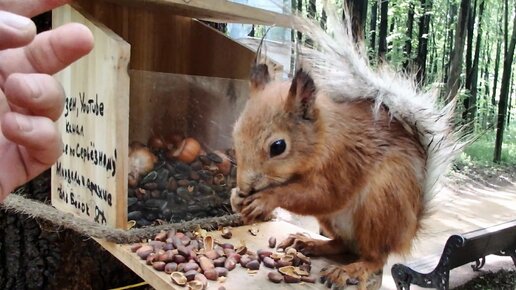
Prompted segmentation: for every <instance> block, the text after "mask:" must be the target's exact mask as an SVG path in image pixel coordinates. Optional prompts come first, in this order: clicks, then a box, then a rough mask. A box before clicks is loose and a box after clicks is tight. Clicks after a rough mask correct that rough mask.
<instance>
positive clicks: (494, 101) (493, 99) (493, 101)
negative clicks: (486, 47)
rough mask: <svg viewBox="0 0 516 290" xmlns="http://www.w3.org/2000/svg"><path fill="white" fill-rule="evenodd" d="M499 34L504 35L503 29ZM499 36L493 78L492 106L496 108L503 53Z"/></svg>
mask: <svg viewBox="0 0 516 290" xmlns="http://www.w3.org/2000/svg"><path fill="white" fill-rule="evenodd" d="M499 34H502V29H500V30H499ZM499 34H497V40H496V54H495V63H494V76H493V93H492V94H491V105H493V107H494V106H496V89H497V87H498V72H499V70H500V54H501V53H502V52H501V50H502V40H501V38H500V37H499Z"/></svg>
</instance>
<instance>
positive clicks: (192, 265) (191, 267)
mask: <svg viewBox="0 0 516 290" xmlns="http://www.w3.org/2000/svg"><path fill="white" fill-rule="evenodd" d="M191 270H195V271H198V270H199V265H197V263H192V262H190V263H186V264H185V267H184V271H185V272H188V271H191Z"/></svg>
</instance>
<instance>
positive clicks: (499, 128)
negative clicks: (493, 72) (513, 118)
mask: <svg viewBox="0 0 516 290" xmlns="http://www.w3.org/2000/svg"><path fill="white" fill-rule="evenodd" d="M514 3H515V7H514V8H513V9H514V11H513V20H512V23H513V27H512V35H511V39H510V44H509V46H508V47H507V50H506V53H505V55H504V61H503V73H502V83H501V85H500V101H499V103H498V119H497V120H496V140H495V151H494V162H496V163H499V162H500V161H501V159H502V144H503V134H504V130H505V118H506V116H507V108H508V101H509V91H510V88H511V84H510V80H511V72H512V62H513V60H514V46H515V44H516V2H514ZM506 7H507V8H506V11H505V13H506V14H508V10H509V7H508V6H506ZM505 34H506V35H508V31H505Z"/></svg>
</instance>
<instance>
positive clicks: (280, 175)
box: [231, 72, 425, 284]
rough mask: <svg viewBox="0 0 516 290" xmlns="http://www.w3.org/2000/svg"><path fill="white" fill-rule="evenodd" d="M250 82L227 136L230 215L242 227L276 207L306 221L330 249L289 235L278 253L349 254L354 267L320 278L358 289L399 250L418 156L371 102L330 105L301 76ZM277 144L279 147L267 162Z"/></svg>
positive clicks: (413, 214) (408, 236) (419, 170)
mask: <svg viewBox="0 0 516 290" xmlns="http://www.w3.org/2000/svg"><path fill="white" fill-rule="evenodd" d="M262 80H267V81H266V82H265V83H263V82H262ZM251 81H252V82H253V79H252V80H251ZM254 81H255V82H258V84H256V83H254V84H253V85H252V89H251V96H250V98H249V101H248V103H247V105H246V107H245V109H244V111H243V112H242V115H241V117H240V118H239V120H238V121H237V123H236V124H235V130H234V136H233V137H234V142H235V149H236V157H237V164H238V168H237V169H238V172H237V186H238V190H237V191H234V192H233V194H232V197H231V202H232V205H233V208H234V209H236V210H237V211H239V212H241V213H242V216H243V218H244V220H245V221H246V222H249V223H251V222H254V221H256V220H260V219H264V218H267V217H270V215H271V212H272V211H273V210H274V209H275V208H277V207H281V208H284V209H286V210H289V211H292V212H294V213H297V214H301V215H313V216H315V217H316V218H317V219H318V220H319V222H320V225H321V228H322V230H323V231H324V232H325V233H326V234H327V235H328V236H329V237H331V238H333V240H332V241H330V242H320V241H313V240H310V239H308V238H303V237H301V236H293V237H291V238H290V242H287V244H290V245H295V247H296V248H298V249H302V250H303V251H304V252H305V253H308V254H315V255H323V254H336V253H341V252H347V251H352V252H355V253H356V254H358V256H359V260H358V261H357V262H356V263H353V264H349V265H345V266H340V267H336V268H335V267H333V268H330V269H329V270H327V271H326V272H324V273H323V274H324V275H325V276H326V277H327V278H328V279H331V280H332V283H337V284H343V283H344V284H345V282H346V281H345V277H350V276H351V277H357V278H359V279H360V280H364V279H365V277H367V275H369V274H370V273H373V272H376V271H378V270H380V269H381V268H382V267H383V265H384V263H385V262H386V261H387V257H388V255H389V254H390V253H392V252H396V253H403V252H405V251H407V250H408V249H409V248H410V244H411V241H412V239H413V238H414V236H415V234H416V232H417V229H418V228H419V221H420V218H421V216H422V213H423V210H424V203H423V192H422V191H423V189H422V184H423V180H424V173H425V172H424V170H425V151H424V150H423V148H422V146H421V144H420V143H419V142H418V140H417V137H416V136H413V135H412V134H411V133H409V132H408V131H407V130H405V129H404V128H403V126H402V124H401V123H400V122H398V121H397V120H396V119H392V118H391V117H390V115H389V112H388V111H387V109H385V108H381V109H380V112H379V114H374V113H373V102H372V101H367V100H362V101H352V102H351V101H348V102H341V103H336V102H333V101H332V100H331V99H330V98H328V97H327V96H325V95H324V94H323V93H318V92H317V91H314V90H315V85H314V84H313V81H312V80H311V78H310V76H309V75H307V74H306V73H303V72H300V73H299V72H298V74H296V77H295V78H294V80H293V82H292V84H290V83H288V82H269V81H268V79H267V78H266V77H261V78H257V79H256V80H254ZM280 139H282V140H285V141H286V143H287V148H286V150H285V152H284V153H282V154H281V155H278V156H273V157H271V156H270V153H269V147H270V145H271V143H272V142H274V141H276V140H280ZM343 279H344V280H343ZM342 280H343V281H342Z"/></svg>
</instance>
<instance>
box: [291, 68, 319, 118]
mask: <svg viewBox="0 0 516 290" xmlns="http://www.w3.org/2000/svg"><path fill="white" fill-rule="evenodd" d="M314 103H315V84H314V80H313V79H312V77H311V76H310V75H309V74H308V73H307V72H305V71H303V69H300V70H298V71H297V72H296V75H295V76H294V78H293V79H292V84H291V85H290V90H289V92H288V97H287V102H286V104H285V110H286V111H287V112H292V113H295V114H297V115H298V116H300V117H302V118H303V119H306V120H313V119H315V117H316V116H315V114H316V110H315V107H314Z"/></svg>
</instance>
